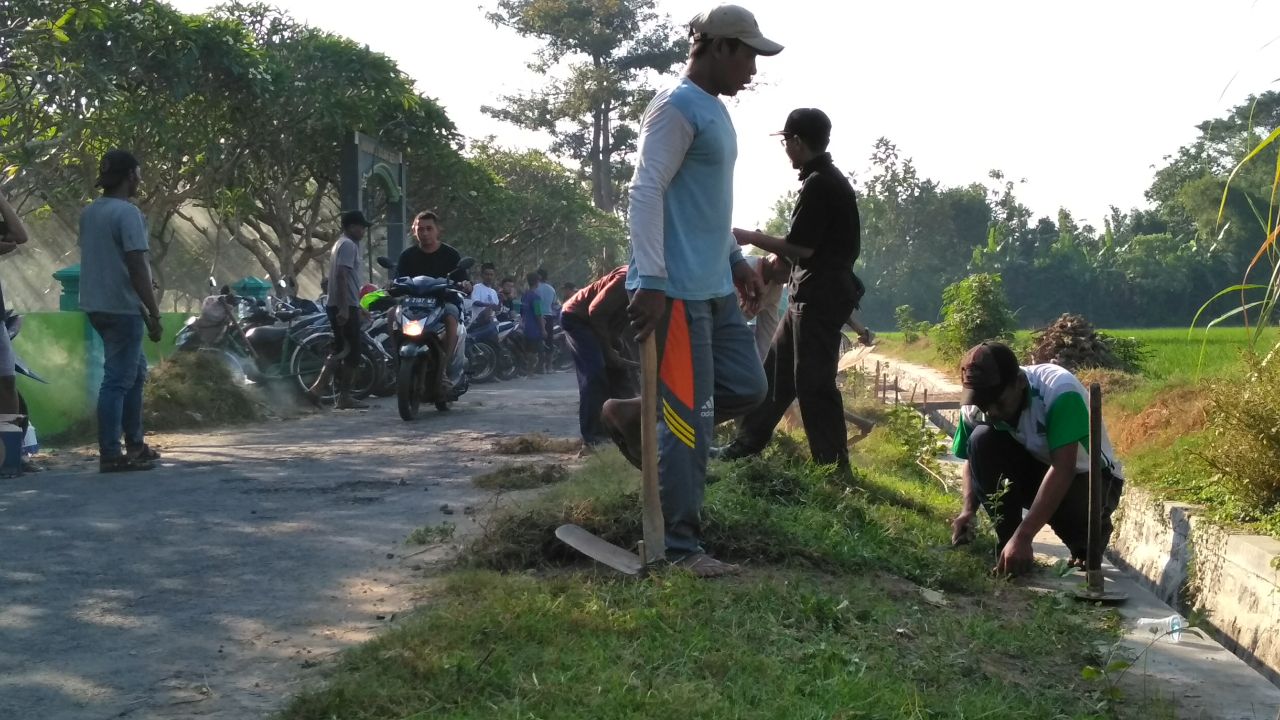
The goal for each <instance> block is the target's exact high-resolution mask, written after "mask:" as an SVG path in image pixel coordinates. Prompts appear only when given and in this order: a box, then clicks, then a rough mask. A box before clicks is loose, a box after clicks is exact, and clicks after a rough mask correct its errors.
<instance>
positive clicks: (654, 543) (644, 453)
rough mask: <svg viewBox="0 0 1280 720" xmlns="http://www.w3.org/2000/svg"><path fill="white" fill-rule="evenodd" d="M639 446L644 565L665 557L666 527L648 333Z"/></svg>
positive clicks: (653, 349)
mask: <svg viewBox="0 0 1280 720" xmlns="http://www.w3.org/2000/svg"><path fill="white" fill-rule="evenodd" d="M640 374H641V377H642V380H641V384H642V389H641V393H640V445H641V456H640V459H641V464H642V465H643V470H644V485H643V486H642V492H641V508H642V512H643V517H642V520H643V527H644V555H645V556H644V557H643V558H641V559H642V560H644V562H645V564H646V565H647V564H652V563H655V562H659V561H661V560H663V559H665V558H666V554H667V549H666V527H665V525H664V524H663V521H662V494H661V492H660V491H659V489H658V341H657V339H656V338H655V337H654V336H653V335H652V334H650V335H649V337H647V338H645V339H644V343H643V347H642V348H641V351H640Z"/></svg>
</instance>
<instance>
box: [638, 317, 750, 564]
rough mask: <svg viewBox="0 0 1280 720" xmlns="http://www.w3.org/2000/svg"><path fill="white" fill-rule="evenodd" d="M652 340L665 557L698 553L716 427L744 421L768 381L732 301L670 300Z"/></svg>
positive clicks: (745, 325) (700, 545) (745, 323)
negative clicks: (655, 358) (655, 347)
mask: <svg viewBox="0 0 1280 720" xmlns="http://www.w3.org/2000/svg"><path fill="white" fill-rule="evenodd" d="M667 310H668V311H667V315H666V317H665V318H663V321H662V323H661V324H660V326H659V328H658V332H657V338H658V358H659V359H658V366H659V371H658V395H659V407H658V425H659V427H658V482H659V485H660V486H661V490H662V514H663V520H665V521H666V525H667V528H666V529H667V533H666V534H667V538H666V539H667V552H668V553H669V554H670V555H673V556H679V555H684V554H688V553H694V552H701V550H702V544H701V540H700V538H701V535H702V498H703V493H704V491H705V487H706V480H707V456H708V453H709V451H710V449H711V435H712V432H713V431H714V430H715V426H716V423H718V422H724V421H725V420H733V419H735V418H739V417H742V416H743V415H746V414H747V413H748V412H750V411H751V410H752V409H753V408H754V407H756V406H757V405H759V404H760V403H761V401H763V400H764V398H765V393H766V391H767V390H768V382H767V380H766V379H765V375H764V367H763V366H762V365H761V364H760V355H759V354H757V352H756V339H755V335H754V333H752V331H751V328H749V327H747V321H746V319H744V318H743V317H742V311H741V310H740V309H739V308H738V297H737V295H726V296H724V297H719V298H713V299H711V300H668V302H667Z"/></svg>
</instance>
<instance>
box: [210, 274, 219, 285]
mask: <svg viewBox="0 0 1280 720" xmlns="http://www.w3.org/2000/svg"><path fill="white" fill-rule="evenodd" d="M209 287H211V288H216V287H218V280H217V279H216V278H214V277H213V276H212V275H210V276H209Z"/></svg>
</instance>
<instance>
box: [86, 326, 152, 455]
mask: <svg viewBox="0 0 1280 720" xmlns="http://www.w3.org/2000/svg"><path fill="white" fill-rule="evenodd" d="M89 324H90V325H92V326H93V329H94V330H96V331H98V336H99V337H101V338H102V356H103V360H104V362H103V366H102V387H101V388H100V389H99V390H98V452H99V453H101V455H102V457H104V458H114V457H118V456H119V455H120V454H121V452H120V435H121V434H123V435H124V440H125V443H126V444H127V445H128V446H129V447H140V446H141V445H142V444H143V438H142V386H143V384H144V383H145V382H146V380H147V358H146V356H144V355H143V354H142V335H143V330H144V326H143V322H142V315H139V314H134V315H122V314H119V313H97V312H95V313H89Z"/></svg>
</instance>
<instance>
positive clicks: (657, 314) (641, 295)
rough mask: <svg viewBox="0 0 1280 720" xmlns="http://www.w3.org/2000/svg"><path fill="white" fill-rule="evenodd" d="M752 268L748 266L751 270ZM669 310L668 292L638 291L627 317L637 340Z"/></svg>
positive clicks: (653, 326) (654, 327)
mask: <svg viewBox="0 0 1280 720" xmlns="http://www.w3.org/2000/svg"><path fill="white" fill-rule="evenodd" d="M750 269H751V268H747V270H750ZM666 312H667V294H666V293H665V292H663V291H661V290H644V289H640V290H637V291H636V294H635V295H632V296H631V303H630V304H629V305H627V317H629V318H631V329H632V330H634V331H635V333H636V342H644V339H645V338H647V337H649V335H650V334H651V333H652V332H653V331H654V330H657V329H658V323H659V322H661V321H662V316H663V314H665V313H666Z"/></svg>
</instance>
